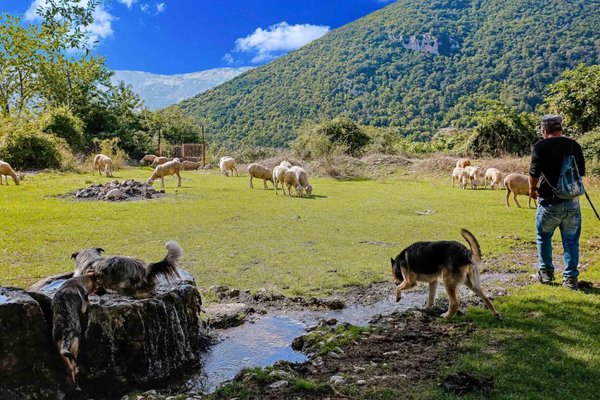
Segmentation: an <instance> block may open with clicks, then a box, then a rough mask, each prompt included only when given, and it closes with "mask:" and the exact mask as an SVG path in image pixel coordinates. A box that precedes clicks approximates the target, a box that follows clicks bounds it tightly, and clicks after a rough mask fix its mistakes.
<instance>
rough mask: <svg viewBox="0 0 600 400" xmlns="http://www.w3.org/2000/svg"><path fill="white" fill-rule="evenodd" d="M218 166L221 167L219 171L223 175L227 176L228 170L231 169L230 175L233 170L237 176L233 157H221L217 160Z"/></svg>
mask: <svg viewBox="0 0 600 400" xmlns="http://www.w3.org/2000/svg"><path fill="white" fill-rule="evenodd" d="M219 167H220V168H221V173H222V174H223V175H225V176H229V175H228V171H231V176H233V171H235V175H236V176H239V175H238V170H237V165H236V163H235V159H234V158H233V157H227V156H226V157H221V160H219Z"/></svg>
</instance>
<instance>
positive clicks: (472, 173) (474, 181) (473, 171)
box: [465, 166, 481, 189]
mask: <svg viewBox="0 0 600 400" xmlns="http://www.w3.org/2000/svg"><path fill="white" fill-rule="evenodd" d="M480 170H481V167H473V166H467V167H465V171H467V174H469V182H470V183H471V189H475V188H476V187H477V185H479V179H480V176H479V171H480Z"/></svg>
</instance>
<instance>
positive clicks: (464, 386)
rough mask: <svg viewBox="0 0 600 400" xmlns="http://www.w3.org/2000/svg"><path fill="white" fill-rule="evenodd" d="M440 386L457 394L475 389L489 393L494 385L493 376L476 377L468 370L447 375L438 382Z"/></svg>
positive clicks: (471, 391)
mask: <svg viewBox="0 0 600 400" xmlns="http://www.w3.org/2000/svg"><path fill="white" fill-rule="evenodd" d="M440 387H441V388H442V389H444V390H445V391H447V392H451V393H454V394H456V395H458V396H463V395H465V394H469V393H473V392H475V391H479V392H482V393H486V394H489V393H490V392H491V390H492V388H493V387H494V378H493V377H491V376H482V377H476V376H473V375H471V374H469V373H468V372H459V373H458V374H453V375H449V376H447V377H446V379H444V381H443V382H442V383H441V384H440Z"/></svg>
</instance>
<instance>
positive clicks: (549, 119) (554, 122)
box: [541, 114, 563, 130]
mask: <svg viewBox="0 0 600 400" xmlns="http://www.w3.org/2000/svg"><path fill="white" fill-rule="evenodd" d="M562 122H563V119H562V117H561V116H560V115H556V114H547V115H544V116H543V117H542V124H541V128H545V129H548V130H553V129H556V128H559V129H562Z"/></svg>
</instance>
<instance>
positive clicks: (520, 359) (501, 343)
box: [439, 286, 600, 400]
mask: <svg viewBox="0 0 600 400" xmlns="http://www.w3.org/2000/svg"><path fill="white" fill-rule="evenodd" d="M599 292H600V291H598V290H597V289H595V290H593V292H591V293H592V294H599ZM498 303H500V304H498V306H499V308H500V313H501V314H503V317H504V319H503V320H502V321H494V320H493V319H492V318H491V317H490V316H489V313H486V310H484V309H474V308H472V309H470V311H469V313H468V315H467V318H470V319H472V320H473V321H474V322H475V324H476V325H477V326H478V330H479V333H478V334H477V336H476V337H475V338H474V340H473V341H472V342H471V343H470V344H469V345H467V346H466V349H465V350H466V351H465V352H464V356H463V360H462V361H461V362H460V363H459V365H457V366H456V367H455V369H456V370H460V371H467V372H469V373H475V374H481V375H489V376H493V377H494V380H495V386H494V389H493V392H492V395H491V397H487V396H484V395H483V394H473V395H472V396H473V397H469V398H477V399H479V398H494V399H504V398H523V399H529V398H531V399H533V398H535V399H565V400H567V399H568V400H570V399H593V398H598V397H597V396H598V390H599V389H600V386H599V384H598V382H600V351H599V349H600V324H599V323H598V316H599V312H598V310H599V309H600V307H599V306H600V299H598V298H597V297H596V296H587V295H585V294H583V293H578V292H571V291H568V290H566V289H562V288H555V287H552V286H544V287H541V286H537V287H536V286H531V287H527V288H523V289H519V290H518V291H517V292H516V293H515V294H511V295H510V296H507V297H505V298H502V299H499V301H498ZM439 398H455V397H454V396H453V395H449V394H447V393H443V392H440V396H439Z"/></svg>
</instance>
